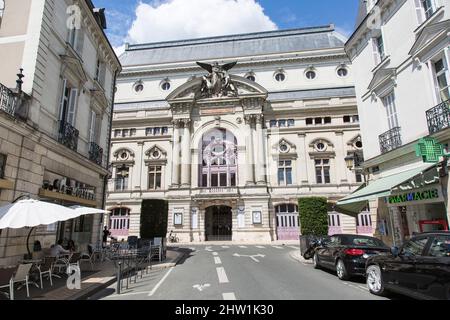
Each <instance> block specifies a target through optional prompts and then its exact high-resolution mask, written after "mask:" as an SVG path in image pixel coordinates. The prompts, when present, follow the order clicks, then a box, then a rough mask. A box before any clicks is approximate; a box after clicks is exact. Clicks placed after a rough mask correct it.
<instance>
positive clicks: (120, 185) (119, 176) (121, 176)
mask: <svg viewBox="0 0 450 320" xmlns="http://www.w3.org/2000/svg"><path fill="white" fill-rule="evenodd" d="M129 173H130V168H129V167H127V166H125V165H124V166H122V167H119V168H117V169H116V179H115V190H116V191H122V190H127V189H128V177H129Z"/></svg>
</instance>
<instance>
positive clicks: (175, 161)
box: [172, 120, 181, 187]
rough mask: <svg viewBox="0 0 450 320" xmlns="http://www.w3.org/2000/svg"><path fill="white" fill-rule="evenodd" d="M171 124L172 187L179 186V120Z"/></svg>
mask: <svg viewBox="0 0 450 320" xmlns="http://www.w3.org/2000/svg"><path fill="white" fill-rule="evenodd" d="M172 124H173V152H172V187H179V186H180V125H181V122H180V120H174V121H172Z"/></svg>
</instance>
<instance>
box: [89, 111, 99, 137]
mask: <svg viewBox="0 0 450 320" xmlns="http://www.w3.org/2000/svg"><path fill="white" fill-rule="evenodd" d="M96 117H97V115H96V114H95V112H94V111H91V125H90V127H89V142H95V129H96V121H95V120H96Z"/></svg>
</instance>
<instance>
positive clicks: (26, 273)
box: [12, 263, 33, 298]
mask: <svg viewBox="0 0 450 320" xmlns="http://www.w3.org/2000/svg"><path fill="white" fill-rule="evenodd" d="M32 266H33V264H32V263H27V264H19V267H18V268H17V271H16V273H15V275H14V277H13V280H12V285H13V286H14V284H15V283H21V284H23V285H25V286H26V287H27V297H28V298H29V297H30V288H29V278H30V270H31V267H32ZM23 285H22V286H20V287H19V288H18V289H17V290H20V289H21V288H22V287H23Z"/></svg>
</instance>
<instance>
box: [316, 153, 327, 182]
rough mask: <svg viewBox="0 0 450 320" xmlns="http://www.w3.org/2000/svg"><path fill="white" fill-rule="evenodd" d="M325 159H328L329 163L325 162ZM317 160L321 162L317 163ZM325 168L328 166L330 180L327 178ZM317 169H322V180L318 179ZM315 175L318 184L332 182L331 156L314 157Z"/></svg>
mask: <svg viewBox="0 0 450 320" xmlns="http://www.w3.org/2000/svg"><path fill="white" fill-rule="evenodd" d="M324 160H328V164H325V163H324ZM317 161H320V164H318V163H317ZM325 168H328V180H329V181H328V182H327V181H326V179H325ZM317 169H320V175H321V180H322V181H321V182H319V181H318V179H317ZM314 175H315V177H316V183H317V184H331V159H329V158H320V159H314Z"/></svg>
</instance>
